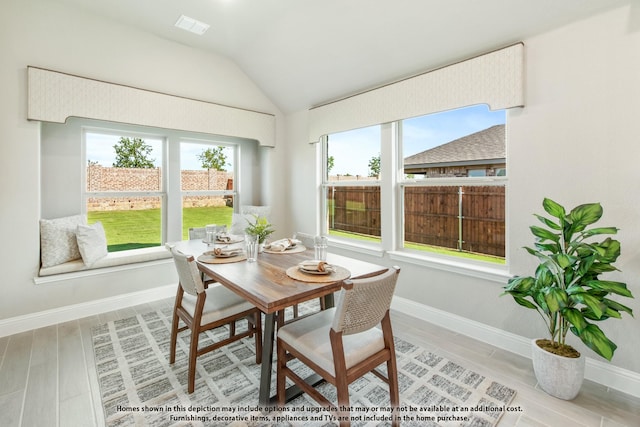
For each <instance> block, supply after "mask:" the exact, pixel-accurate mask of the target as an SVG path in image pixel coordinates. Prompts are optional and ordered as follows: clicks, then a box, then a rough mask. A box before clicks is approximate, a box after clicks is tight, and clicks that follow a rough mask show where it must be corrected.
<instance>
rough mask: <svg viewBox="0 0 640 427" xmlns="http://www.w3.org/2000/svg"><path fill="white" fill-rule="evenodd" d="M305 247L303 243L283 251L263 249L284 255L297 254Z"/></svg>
mask: <svg viewBox="0 0 640 427" xmlns="http://www.w3.org/2000/svg"><path fill="white" fill-rule="evenodd" d="M306 250H307V248H306V247H305V246H303V245H296V246H295V247H293V248H291V249H286V250H284V251H272V250H271V249H267V248H264V251H265V252H266V253H268V254H278V255H286V254H297V253H300V252H304V251H306Z"/></svg>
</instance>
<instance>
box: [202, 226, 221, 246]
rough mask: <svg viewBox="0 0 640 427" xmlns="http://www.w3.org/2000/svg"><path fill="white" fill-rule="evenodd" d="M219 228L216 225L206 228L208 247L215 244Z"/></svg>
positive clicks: (205, 237) (205, 239)
mask: <svg viewBox="0 0 640 427" xmlns="http://www.w3.org/2000/svg"><path fill="white" fill-rule="evenodd" d="M217 231H218V227H217V226H216V225H215V224H208V225H207V226H206V227H205V228H204V241H205V242H206V243H207V245H210V244H212V243H215V241H216V234H217Z"/></svg>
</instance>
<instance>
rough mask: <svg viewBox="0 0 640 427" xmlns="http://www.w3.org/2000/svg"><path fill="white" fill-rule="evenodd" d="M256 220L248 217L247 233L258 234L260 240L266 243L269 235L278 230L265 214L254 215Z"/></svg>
mask: <svg viewBox="0 0 640 427" xmlns="http://www.w3.org/2000/svg"><path fill="white" fill-rule="evenodd" d="M253 218H254V221H253V222H251V221H249V220H248V219H247V223H248V224H249V225H247V228H245V229H244V231H245V233H247V234H252V235H254V236H258V242H259V243H264V241H265V240H266V239H267V237H268V236H269V235H270V234H271V233H273V232H274V231H276V230H275V229H274V228H273V226H272V225H271V223H269V221H268V220H267V218H265V217H263V216H258V215H253Z"/></svg>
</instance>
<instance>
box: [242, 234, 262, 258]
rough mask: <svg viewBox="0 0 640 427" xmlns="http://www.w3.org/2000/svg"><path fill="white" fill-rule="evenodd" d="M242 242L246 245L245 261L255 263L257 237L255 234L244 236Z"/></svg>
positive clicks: (257, 244)
mask: <svg viewBox="0 0 640 427" xmlns="http://www.w3.org/2000/svg"><path fill="white" fill-rule="evenodd" d="M244 241H245V243H246V245H247V261H248V262H255V261H257V259H258V246H260V243H259V240H258V236H257V235H255V234H245V236H244Z"/></svg>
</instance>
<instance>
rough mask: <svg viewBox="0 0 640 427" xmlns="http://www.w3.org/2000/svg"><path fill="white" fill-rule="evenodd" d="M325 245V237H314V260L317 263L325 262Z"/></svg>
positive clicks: (326, 240) (326, 242)
mask: <svg viewBox="0 0 640 427" xmlns="http://www.w3.org/2000/svg"><path fill="white" fill-rule="evenodd" d="M327 244H328V239H327V237H326V236H316V237H315V238H314V239H313V250H314V259H317V260H318V261H326V260H327Z"/></svg>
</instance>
